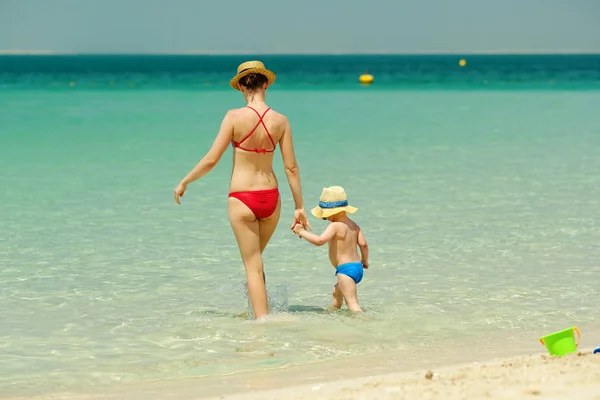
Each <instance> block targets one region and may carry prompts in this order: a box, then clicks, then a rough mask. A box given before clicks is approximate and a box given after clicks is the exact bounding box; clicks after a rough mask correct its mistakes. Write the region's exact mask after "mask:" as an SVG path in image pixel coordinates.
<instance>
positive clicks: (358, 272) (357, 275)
mask: <svg viewBox="0 0 600 400" xmlns="http://www.w3.org/2000/svg"><path fill="white" fill-rule="evenodd" d="M335 274H336V275H337V274H342V275H347V276H349V277H350V278H352V279H354V282H356V283H358V282H360V281H362V278H363V265H362V263H361V262H351V263H347V264H342V265H338V267H337V268H336V269H335Z"/></svg>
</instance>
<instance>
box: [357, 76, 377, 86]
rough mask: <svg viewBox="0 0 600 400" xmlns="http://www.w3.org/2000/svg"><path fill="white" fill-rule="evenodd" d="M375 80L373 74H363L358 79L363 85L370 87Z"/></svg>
mask: <svg viewBox="0 0 600 400" xmlns="http://www.w3.org/2000/svg"><path fill="white" fill-rule="evenodd" d="M374 80H375V78H374V77H373V75H371V74H362V75H361V76H359V77H358V81H359V82H360V83H362V84H363V85H370V84H371V83H373V81H374Z"/></svg>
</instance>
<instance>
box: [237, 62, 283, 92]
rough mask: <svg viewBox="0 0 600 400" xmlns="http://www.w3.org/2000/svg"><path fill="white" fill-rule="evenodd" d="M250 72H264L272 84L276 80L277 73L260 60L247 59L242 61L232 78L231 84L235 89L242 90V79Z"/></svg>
mask: <svg viewBox="0 0 600 400" xmlns="http://www.w3.org/2000/svg"><path fill="white" fill-rule="evenodd" d="M250 74H262V75H264V76H266V77H267V82H268V83H269V85H271V84H272V83H273V82H275V74H274V73H273V71H269V70H268V69H266V68H265V64H263V63H261V62H260V61H246V62H245V63H241V64H240V65H239V66H238V69H237V75H236V76H234V77H233V79H231V81H230V82H229V85H230V86H231V87H232V88H234V89H235V90H240V79H242V78H243V77H245V76H246V75H250Z"/></svg>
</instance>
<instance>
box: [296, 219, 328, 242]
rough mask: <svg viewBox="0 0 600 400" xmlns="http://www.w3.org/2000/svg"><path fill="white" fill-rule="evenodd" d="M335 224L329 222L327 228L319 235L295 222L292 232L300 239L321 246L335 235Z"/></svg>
mask: <svg viewBox="0 0 600 400" xmlns="http://www.w3.org/2000/svg"><path fill="white" fill-rule="evenodd" d="M335 226H336V225H335V224H329V226H328V227H327V229H325V231H324V232H323V233H321V234H320V235H315V234H314V233H312V232H309V231H307V230H306V229H304V227H303V226H302V225H301V224H297V225H296V226H295V227H294V232H295V233H297V234H298V236H300V237H301V238H302V239H306V241H307V242H310V243H312V244H314V245H315V246H323V245H324V244H325V243H327V242H329V241H330V240H331V239H333V237H334V236H335V233H336V229H335Z"/></svg>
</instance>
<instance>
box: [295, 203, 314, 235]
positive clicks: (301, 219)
mask: <svg viewBox="0 0 600 400" xmlns="http://www.w3.org/2000/svg"><path fill="white" fill-rule="evenodd" d="M297 224H301V225H302V227H303V228H304V229H309V230H311V231H312V227H311V226H310V223H309V222H308V218H306V213H305V212H304V208H298V209H296V210H294V222H292V226H291V227H290V229H292V230H293V231H294V232H296V231H295V229H294V228H295V226H296V225H297Z"/></svg>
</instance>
